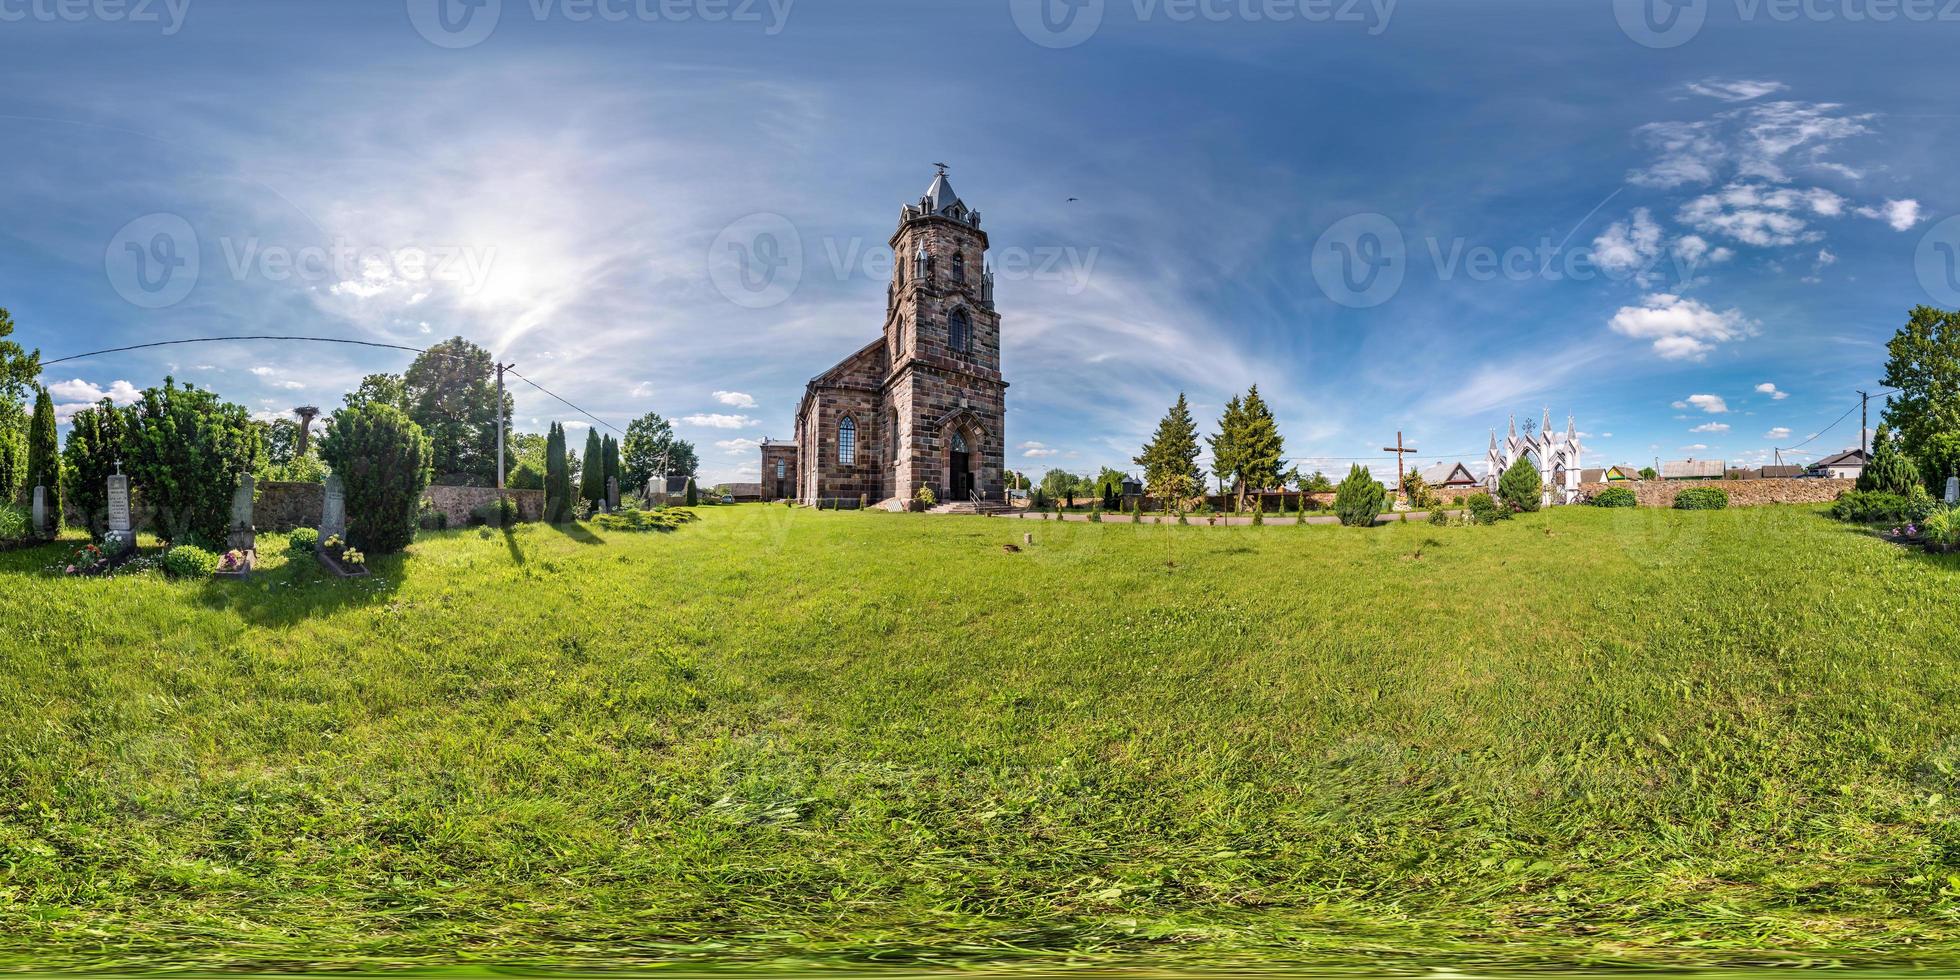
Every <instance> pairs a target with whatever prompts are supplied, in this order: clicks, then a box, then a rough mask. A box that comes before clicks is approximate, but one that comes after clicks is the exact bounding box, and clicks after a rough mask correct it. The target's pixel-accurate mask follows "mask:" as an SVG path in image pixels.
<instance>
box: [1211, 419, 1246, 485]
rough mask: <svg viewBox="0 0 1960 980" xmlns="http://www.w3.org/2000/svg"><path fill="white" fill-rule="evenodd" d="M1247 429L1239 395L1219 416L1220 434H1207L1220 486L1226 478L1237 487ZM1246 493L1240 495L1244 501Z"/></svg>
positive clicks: (1212, 473) (1212, 462) (1213, 472)
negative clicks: (1242, 447)
mask: <svg viewBox="0 0 1960 980" xmlns="http://www.w3.org/2000/svg"><path fill="white" fill-rule="evenodd" d="M1244 430H1245V405H1244V403H1243V402H1242V401H1240V399H1239V396H1237V395H1233V396H1232V400H1231V401H1228V402H1226V403H1225V413H1224V414H1223V415H1220V416H1219V417H1218V434H1217V435H1215V436H1207V437H1206V438H1205V442H1206V443H1208V444H1210V446H1211V475H1212V476H1215V477H1217V478H1218V482H1219V485H1220V487H1223V486H1224V483H1225V481H1226V480H1231V481H1232V486H1233V487H1234V488H1237V487H1238V485H1239V483H1240V480H1239V473H1240V472H1241V469H1242V467H1241V464H1240V461H1239V457H1240V448H1239V444H1240V440H1241V437H1242V435H1243V433H1244ZM1243 500H1244V495H1243V494H1241V495H1240V502H1243Z"/></svg>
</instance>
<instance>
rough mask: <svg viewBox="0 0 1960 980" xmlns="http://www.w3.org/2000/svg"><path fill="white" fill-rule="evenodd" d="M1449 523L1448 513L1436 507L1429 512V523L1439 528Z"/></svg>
mask: <svg viewBox="0 0 1960 980" xmlns="http://www.w3.org/2000/svg"><path fill="white" fill-rule="evenodd" d="M1449 522H1450V512H1449V511H1447V510H1444V509H1443V508H1441V507H1437V508H1435V509H1433V510H1431V511H1430V512H1429V523H1431V524H1433V525H1436V526H1437V527H1441V526H1443V525H1445V524H1448V523H1449Z"/></svg>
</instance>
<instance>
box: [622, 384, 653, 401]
mask: <svg viewBox="0 0 1960 980" xmlns="http://www.w3.org/2000/svg"><path fill="white" fill-rule="evenodd" d="M628 394H629V395H631V396H632V397H634V398H650V397H652V396H653V382H651V381H642V382H640V383H639V384H636V385H634V386H633V390H632V391H631V392H629V393H628Z"/></svg>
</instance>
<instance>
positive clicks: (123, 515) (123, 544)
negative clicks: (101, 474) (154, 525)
mask: <svg viewBox="0 0 1960 980" xmlns="http://www.w3.org/2000/svg"><path fill="white" fill-rule="evenodd" d="M102 544H103V550H104V551H107V552H109V553H110V554H112V555H113V554H116V553H118V552H123V551H128V550H130V549H132V548H134V547H136V530H135V525H133V524H131V523H130V517H129V477H127V476H124V475H123V471H122V464H121V463H117V464H116V471H115V472H114V473H111V474H110V475H109V533H108V534H106V535H104V536H103V538H102Z"/></svg>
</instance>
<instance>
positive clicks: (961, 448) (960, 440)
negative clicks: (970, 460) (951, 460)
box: [953, 432, 966, 453]
mask: <svg viewBox="0 0 1960 980" xmlns="http://www.w3.org/2000/svg"><path fill="white" fill-rule="evenodd" d="M953 451H954V452H956V453H963V452H966V433H963V432H955V433H953Z"/></svg>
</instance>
